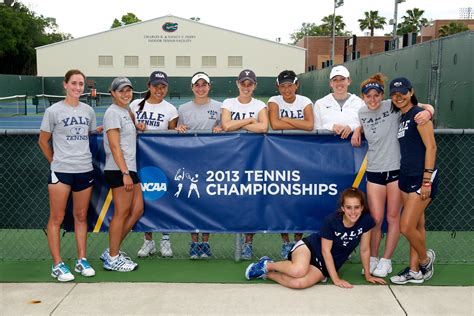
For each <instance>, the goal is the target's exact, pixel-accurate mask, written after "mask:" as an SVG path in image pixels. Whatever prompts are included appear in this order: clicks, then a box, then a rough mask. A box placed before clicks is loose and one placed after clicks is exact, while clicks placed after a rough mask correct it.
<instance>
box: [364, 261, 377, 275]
mask: <svg viewBox="0 0 474 316" xmlns="http://www.w3.org/2000/svg"><path fill="white" fill-rule="evenodd" d="M378 264H379V258H377V257H370V261H369V270H370V274H372V273H374V270H375V269H376V268H377V266H378ZM361 274H362V275H364V268H362V271H361Z"/></svg>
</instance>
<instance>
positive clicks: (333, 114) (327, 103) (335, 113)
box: [313, 93, 364, 131]
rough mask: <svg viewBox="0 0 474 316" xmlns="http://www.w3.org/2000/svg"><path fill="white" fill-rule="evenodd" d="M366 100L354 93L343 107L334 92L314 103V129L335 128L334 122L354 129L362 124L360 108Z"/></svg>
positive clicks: (330, 129)
mask: <svg viewBox="0 0 474 316" xmlns="http://www.w3.org/2000/svg"><path fill="white" fill-rule="evenodd" d="M363 105H364V101H363V100H362V99H361V98H359V97H358V96H356V95H354V94H349V98H348V99H347V100H346V102H344V105H343V106H342V107H341V106H340V105H339V103H338V102H337V100H336V99H335V98H334V96H333V95H332V93H330V94H328V95H326V96H325V97H323V98H321V99H319V100H316V102H315V103H314V108H313V111H314V129H319V130H320V129H326V130H329V131H332V130H333V125H334V124H341V125H348V126H349V127H350V128H351V130H352V131H354V129H356V128H357V127H359V126H360V122H359V115H358V113H359V109H360V108H361V107H362V106H363Z"/></svg>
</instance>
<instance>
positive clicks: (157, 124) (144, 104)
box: [130, 71, 178, 257]
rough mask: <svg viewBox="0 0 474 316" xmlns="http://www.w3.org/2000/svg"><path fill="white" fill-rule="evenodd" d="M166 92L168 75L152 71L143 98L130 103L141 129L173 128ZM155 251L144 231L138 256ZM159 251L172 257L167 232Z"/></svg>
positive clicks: (174, 112)
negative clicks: (143, 238)
mask: <svg viewBox="0 0 474 316" xmlns="http://www.w3.org/2000/svg"><path fill="white" fill-rule="evenodd" d="M167 94H168V76H167V75H166V73H164V72H162V71H154V72H152V73H151V75H150V80H149V81H148V91H147V93H146V95H145V97H144V98H143V99H138V100H135V101H133V102H132V103H131V104H130V110H131V111H132V114H133V115H134V116H135V123H137V124H139V125H140V126H142V128H143V129H142V130H148V131H159V130H161V131H163V130H174V129H175V128H176V125H177V122H178V110H177V109H176V107H174V106H173V105H172V104H171V103H169V102H168V101H166V100H165V97H166V95H167ZM155 252H156V246H155V241H154V240H153V238H152V233H151V232H146V233H145V241H144V243H143V246H142V247H141V248H140V250H139V251H138V256H139V257H147V256H149V255H152V254H154V253H155ZM160 252H161V255H162V256H163V257H172V256H173V251H172V250H171V242H170V238H169V234H165V233H163V237H162V239H161V242H160Z"/></svg>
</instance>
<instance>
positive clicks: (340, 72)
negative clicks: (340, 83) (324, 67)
mask: <svg viewBox="0 0 474 316" xmlns="http://www.w3.org/2000/svg"><path fill="white" fill-rule="evenodd" d="M336 76H343V77H344V78H349V77H350V76H351V75H350V73H349V70H347V68H346V67H344V66H342V65H339V66H335V67H333V68H332V69H331V73H330V74H329V80H331V79H332V78H334V77H336Z"/></svg>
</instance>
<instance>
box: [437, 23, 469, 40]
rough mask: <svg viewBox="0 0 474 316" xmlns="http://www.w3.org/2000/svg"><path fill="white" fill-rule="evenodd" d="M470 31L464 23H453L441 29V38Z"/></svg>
mask: <svg viewBox="0 0 474 316" xmlns="http://www.w3.org/2000/svg"><path fill="white" fill-rule="evenodd" d="M467 30H469V28H468V27H467V26H466V24H464V23H462V22H451V23H449V24H446V25H443V26H441V27H440V28H439V37H445V36H449V35H453V34H456V33H461V32H465V31H467Z"/></svg>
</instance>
